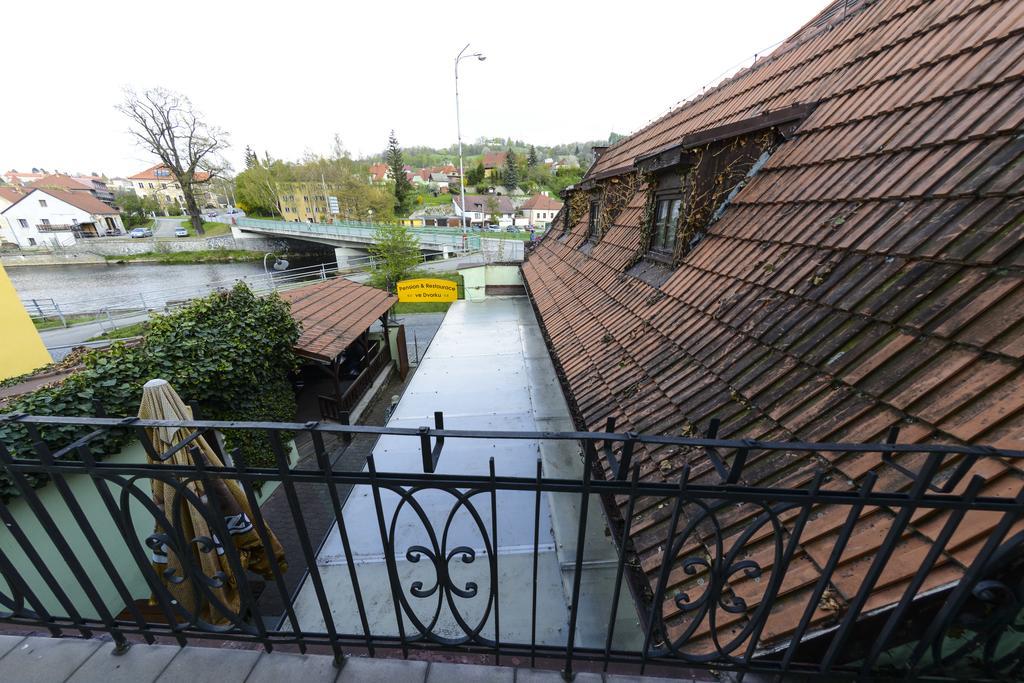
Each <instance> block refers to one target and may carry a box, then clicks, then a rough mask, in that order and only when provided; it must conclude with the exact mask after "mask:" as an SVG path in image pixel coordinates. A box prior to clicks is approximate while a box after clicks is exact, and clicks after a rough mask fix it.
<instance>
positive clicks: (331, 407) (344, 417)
mask: <svg viewBox="0 0 1024 683" xmlns="http://www.w3.org/2000/svg"><path fill="white" fill-rule="evenodd" d="M360 361H361V365H362V366H363V369H362V371H361V372H360V373H359V375H358V376H357V377H356V378H355V379H354V380H353V381H352V383H351V384H349V386H348V388H347V389H346V390H345V393H344V394H342V396H341V400H338V399H337V398H335V397H334V396H326V395H323V394H321V395H319V396H317V401H318V403H319V407H320V416H321V417H322V418H323V419H325V420H332V421H334V422H340V423H341V424H348V419H349V413H351V412H352V409H353V408H355V407H356V404H358V403H359V401H360V400H361V399H362V398H363V396H365V395H366V392H367V391H368V390H369V388H370V386H371V385H372V384H373V380H375V379H376V378H377V375H379V374H380V371H381V370H383V369H384V368H385V367H387V364H388V363H390V362H391V357H390V355H389V354H388V350H387V348H385V347H384V345H383V344H381V343H380V342H374V343H373V344H371V345H370V348H369V350H368V351H367V352H366V355H364V356H363V357H362V358H361V359H360Z"/></svg>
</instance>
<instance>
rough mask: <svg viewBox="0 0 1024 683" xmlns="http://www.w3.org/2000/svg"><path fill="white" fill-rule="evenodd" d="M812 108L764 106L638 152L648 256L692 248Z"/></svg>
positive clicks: (670, 255) (672, 256)
mask: <svg viewBox="0 0 1024 683" xmlns="http://www.w3.org/2000/svg"><path fill="white" fill-rule="evenodd" d="M812 109H813V105H794V106H792V107H786V108H784V109H779V110H776V111H773V112H765V113H763V114H759V115H757V116H753V117H751V118H748V119H743V120H741V121H736V122H734V123H729V124H725V125H723V126H717V127H715V128H710V129H705V130H701V131H697V132H694V133H691V134H689V135H686V136H684V137H683V138H682V139H681V140H680V141H679V142H676V143H674V144H669V145H665V146H663V147H660V148H658V149H655V150H652V151H650V152H647V153H646V154H643V155H641V156H640V157H638V158H637V159H636V162H635V165H636V167H637V169H638V170H639V171H641V172H643V173H646V174H648V176H649V177H651V178H652V179H653V181H654V182H653V187H652V190H651V192H652V194H653V196H652V197H651V201H652V202H653V204H652V205H651V209H652V210H651V213H650V214H649V216H650V218H649V223H648V225H647V226H646V228H647V230H648V235H649V236H650V241H649V243H648V252H647V255H648V257H649V258H650V259H652V260H654V261H655V262H658V263H661V264H671V263H673V262H675V261H677V260H678V259H679V258H682V257H684V256H685V255H686V254H687V253H689V252H690V251H691V250H693V249H694V248H695V247H696V246H697V245H698V244H699V243H700V242H701V240H703V239H704V237H705V235H707V232H708V229H709V228H710V226H711V225H712V224H714V223H715V221H717V220H718V219H719V218H720V217H721V216H722V215H723V213H725V211H727V210H728V207H729V206H730V205H731V203H732V200H733V197H735V196H736V195H737V194H738V193H739V192H740V191H741V190H742V189H743V187H744V186H745V185H746V184H747V183H748V182H750V179H751V178H752V177H753V176H754V175H756V174H757V173H758V172H759V171H760V170H761V168H763V167H764V165H765V164H766V163H767V161H768V159H769V157H770V156H771V155H772V153H773V152H774V151H775V150H776V149H778V147H779V145H781V144H783V143H784V142H785V141H786V140H788V139H789V138H790V137H791V136H793V135H794V134H795V133H796V130H797V129H798V128H799V126H800V124H801V123H802V122H803V120H804V118H805V117H806V116H807V115H808V114H810V112H811V111H812ZM658 263H656V264H654V265H658Z"/></svg>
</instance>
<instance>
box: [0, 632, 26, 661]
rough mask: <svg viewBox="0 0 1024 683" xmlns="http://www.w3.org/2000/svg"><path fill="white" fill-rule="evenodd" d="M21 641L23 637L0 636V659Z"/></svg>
mask: <svg viewBox="0 0 1024 683" xmlns="http://www.w3.org/2000/svg"><path fill="white" fill-rule="evenodd" d="M23 640H25V636H0V658H2V657H3V656H4V655H5V654H7V653H8V652H10V651H11V649H12V648H13V647H14V646H15V645H17V644H18V643H20V642H21V641H23Z"/></svg>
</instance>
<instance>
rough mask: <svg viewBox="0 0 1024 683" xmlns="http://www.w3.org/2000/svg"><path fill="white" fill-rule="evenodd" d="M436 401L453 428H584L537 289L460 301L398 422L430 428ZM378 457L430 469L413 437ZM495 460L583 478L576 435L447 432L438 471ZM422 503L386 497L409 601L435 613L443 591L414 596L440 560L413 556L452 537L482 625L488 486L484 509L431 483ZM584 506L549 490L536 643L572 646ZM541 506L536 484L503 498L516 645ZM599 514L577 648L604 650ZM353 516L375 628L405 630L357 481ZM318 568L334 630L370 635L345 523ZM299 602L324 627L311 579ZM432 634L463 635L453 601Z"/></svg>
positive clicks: (590, 537)
mask: <svg viewBox="0 0 1024 683" xmlns="http://www.w3.org/2000/svg"><path fill="white" fill-rule="evenodd" d="M436 410H441V411H443V412H444V420H445V427H446V428H452V429H493V430H509V431H517V430H522V431H545V430H572V429H573V424H572V420H571V417H570V414H569V409H568V405H567V404H566V401H565V397H564V396H563V394H562V391H561V387H560V385H559V383H558V380H557V377H556V375H555V370H554V366H553V364H552V362H551V358H550V356H549V354H548V351H547V347H546V346H545V344H544V340H543V337H542V335H541V332H540V327H539V325H538V323H537V320H536V318H535V316H534V314H533V310H532V308H531V306H530V302H529V300H528V299H527V298H526V297H492V298H488V299H485V300H484V301H480V302H466V301H459V302H456V303H455V304H453V305H452V307H451V308H450V309H449V311H448V313H447V315H446V316H445V319H444V321H443V322H442V324H441V327H440V329H439V330H438V332H437V334H436V335H435V337H434V339H433V341H432V342H431V344H430V347H429V348H428V349H427V352H426V355H425V356H424V357H423V359H422V360H421V362H420V365H419V367H418V369H417V370H416V373H415V374H414V376H413V378H412V380H411V382H410V384H409V387H408V389H407V390H406V392H405V395H404V396H403V397H402V399H401V401H400V403H399V404H398V406H397V409H396V410H395V413H394V414H393V415H392V417H391V419H390V420H389V422H388V426H391V427H418V426H421V425H431V426H432V425H433V414H434V411H436ZM373 456H374V461H375V463H376V466H377V470H378V471H381V472H421V471H422V459H421V455H420V450H419V445H418V443H417V442H416V441H415V440H413V439H409V438H407V437H394V436H384V437H382V438H381V439H380V440H379V441H378V442H377V444H376V446H375V447H374V450H373ZM492 457H493V458H494V463H495V470H496V473H497V474H498V475H499V476H500V475H509V476H521V477H534V476H535V475H536V471H537V461H538V459H539V460H540V461H541V463H542V467H543V471H544V476H546V477H574V478H575V477H580V476H581V475H582V462H581V457H580V450H579V447H578V445H577V444H574V443H571V442H554V441H545V442H538V441H533V440H529V441H525V440H503V441H489V442H488V441H482V440H475V439H448V440H446V442H445V445H444V449H443V451H442V454H441V457H440V461H439V463H438V467H437V471H438V472H439V473H453V474H477V475H486V474H487V473H488V471H489V460H490V458H492ZM413 498H414V499H415V501H416V503H418V504H419V510H418V511H417V510H413V509H412V506H411V505H409V504H408V503H405V504H404V505H403V506H402V509H401V511H400V512H399V513H398V515H397V518H396V517H395V511H396V510H397V509H398V506H399V504H400V496H399V495H398V494H397V493H393V492H389V491H384V492H383V493H382V495H381V506H382V508H383V510H384V518H385V520H386V523H388V524H389V525H390V524H391V523H392V520H393V518H394V532H393V533H394V538H395V557H396V565H397V571H398V575H399V584H400V585H401V587H402V591H403V593H404V595H405V599H406V601H407V603H408V607H409V609H411V610H412V611H413V613H414V614H415V615H416V616H417V618H418V619H419V620H420V622H421V623H423V624H428V623H430V621H431V620H432V618H433V615H434V612H435V610H437V609H438V598H439V596H440V593H441V592H440V591H438V592H437V593H434V594H433V595H432V596H430V597H428V598H416V597H414V596H413V595H412V594H411V592H410V590H411V587H412V585H413V584H414V582H421V583H422V586H423V587H424V588H425V589H426V588H429V587H431V586H433V585H434V584H435V583H436V576H435V571H434V567H433V565H432V563H431V561H430V559H429V558H428V557H425V556H424V553H418V552H415V551H413V552H411V553H410V552H409V549H410V548H411V547H413V546H423V547H426V548H427V549H428V550H430V552H431V553H433V552H435V551H434V550H433V548H434V544H435V543H436V544H437V545H438V546H439V547H440V546H442V545H443V548H442V554H450V553H451V552H452V550H453V549H454V548H456V547H466V548H471V549H472V551H473V552H472V553H471V554H470V555H472V561H470V562H465V561H463V559H464V558H463V555H462V554H461V553H459V554H456V555H455V556H454V557H453V558H452V559H451V560H450V561H449V562H448V563H447V566H448V568H449V572H450V576H451V580H452V583H453V584H454V585H455V586H456V587H458V588H460V589H465V588H466V586H467V585H468V584H469V583H470V582H472V583H475V584H476V585H477V586H478V591H477V594H476V596H475V597H473V598H465V599H464V598H458V597H456V598H455V600H456V603H457V608H458V611H459V614H460V615H461V616H462V618H463V620H464V621H465V622H467V623H468V624H469V625H471V626H475V625H477V624H478V623H479V622H480V621H482V620H483V617H484V614H485V612H486V610H487V599H488V590H489V586H490V571H489V558H488V552H487V547H488V542H489V540H485V539H490V537H491V502H490V493H489V492H477V493H473V494H469V495H467V498H466V500H467V501H468V502H469V503H470V504H472V506H473V509H474V510H475V513H476V514H475V515H474V514H471V512H470V511H469V510H468V509H467V506H466V505H465V504H460V503H459V501H457V500H456V498H455V497H454V496H453V495H452V494H451V493H447V492H443V491H439V490H421V491H418V492H416V493H415V494H414V496H413ZM579 503H580V500H579V496H578V495H573V494H543V495H542V497H541V516H540V535H539V544H538V563H537V575H538V580H537V592H538V595H537V604H538V623H537V642H538V643H539V644H551V645H555V644H559V643H562V644H564V643H565V642H566V638H567V625H568V620H569V610H568V604H569V595H571V585H572V573H573V565H574V561H575V553H576V551H575V546H576V537H577V524H578V519H579V517H578V515H579ZM534 506H535V494H534V493H531V492H529V491H523V492H519V491H502V492H499V493H498V494H497V498H496V510H497V517H498V524H497V527H498V528H497V536H498V539H497V559H498V574H499V578H498V589H499V603H498V604H499V606H500V634H499V635H500V639H501V641H502V642H506V643H507V642H518V643H529V642H530V632H531V595H532V590H533V543H534V532H533V525H534ZM590 511H591V514H590V516H589V519H590V523H589V524H588V529H587V541H586V543H585V554H584V559H585V569H584V570H583V571H584V574H583V576H582V577H581V579H582V585H583V588H582V591H581V594H582V596H583V597H582V598H581V604H580V617H579V619H578V627H577V639H576V643H577V645H580V646H599V647H603V646H604V642H605V637H606V633H607V628H608V619H609V612H610V607H611V606H610V601H611V594H612V589H613V581H614V576H615V562H616V560H617V554H616V551H615V548H614V547H613V546H612V544H611V542H610V540H609V539H608V538H607V537H606V535H605V532H606V530H605V526H606V522H605V519H604V516H603V513H602V511H601V506H600V501H599V499H598V498H597V496H594V497H592V499H591V501H590ZM343 516H344V519H345V523H346V527H347V529H348V532H349V536H350V542H351V544H352V545H351V547H352V557H353V560H354V562H355V565H356V567H357V575H358V579H359V582H360V588H361V593H362V595H363V599H364V602H365V604H366V609H367V612H368V615H369V619H370V622H371V629H372V630H373V632H374V633H376V634H388V635H397V634H398V625H397V623H396V620H395V608H394V603H393V600H392V594H391V588H390V584H389V579H388V573H387V565H386V563H385V560H384V557H385V555H384V547H383V544H382V541H381V535H380V530H379V525H378V522H377V512H376V506H375V501H374V497H373V492H372V490H371V489H370V487H369V486H357V487H355V488H354V489H353V491H352V493H351V495H350V496H349V498H348V500H347V501H346V503H345V505H344V508H343ZM428 526H429V527H430V528H431V529H432V530H433V532H434V540H431V535H430V533H429V532H428V530H427V527H428ZM446 530H447V534H446V533H445V532H446ZM465 559H469V558H468V557H467V558H465ZM317 564H318V566H319V568H320V572H321V575H322V577H323V580H324V584H325V588H326V591H327V594H328V600H329V601H330V604H331V610H332V616H333V618H334V619H335V625H336V627H337V628H338V630H339V631H341V632H345V633H354V634H361V633H362V627H361V625H360V622H359V616H358V612H357V610H356V608H355V602H354V595H353V591H352V587H351V583H350V578H349V571H348V568H347V560H346V557H345V554H344V551H343V548H342V543H341V539H340V536H339V534H338V532H337V529H336V528H334V529H332V530H331V532H330V533H329V534H328V537H327V539H326V540H325V542H324V544H323V546H322V548H321V549H320V552H319V555H318V558H317ZM628 595H629V591H628V590H627V589H625V588H624V589H623V591H622V596H621V600H620V608H619V617H618V623H617V625H616V645H621V646H623V647H626V646H633V647H638V646H639V644H640V642H641V641H640V640H639V639H640V628H639V625H638V622H637V616H636V610H635V608H634V606H633V605H632V601H631V600H630V598H629V597H628ZM295 610H296V614H297V616H298V618H299V622H300V625H301V627H302V628H303V629H306V630H322V629H323V628H324V624H323V620H322V617H321V611H320V607H319V604H318V602H317V600H316V596H315V593H314V591H313V587H312V585H311V582H310V581H309V580H308V579H307V580H306V581H305V583H304V585H303V588H302V589H301V590H300V592H299V595H298V597H297V599H296V602H295ZM402 618H403V622H404V628H405V632H406V635H409V634H410V633H415V632H417V630H418V629H417V628H416V626H415V624H414V623H412V620H411V619H410V618H409V616H408V615H407V614H405V613H403V615H402ZM433 632H434V633H435V634H436V635H440V636H443V637H448V638H458V637H461V636H462V635H463V632H464V630H463V628H462V627H461V626H460V625H459V624H458V622H457V620H456V619H455V617H454V615H453V614H452V613H451V610H450V608H449V607H448V605H447V604H442V605H441V607H440V613H439V615H438V617H437V622H436V625H435V627H434V628H433ZM481 634H482V635H483V636H484V637H486V638H488V639H493V638H494V637H495V632H494V612H493V609H492V610H491V611H490V612H489V614H488V616H487V619H486V621H485V624H484V627H483V630H482V631H481Z"/></svg>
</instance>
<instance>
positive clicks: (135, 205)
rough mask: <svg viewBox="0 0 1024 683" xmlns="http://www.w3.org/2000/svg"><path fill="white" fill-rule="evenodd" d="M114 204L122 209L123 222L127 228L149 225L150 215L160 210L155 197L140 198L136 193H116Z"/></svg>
mask: <svg viewBox="0 0 1024 683" xmlns="http://www.w3.org/2000/svg"><path fill="white" fill-rule="evenodd" d="M114 204H115V205H116V206H118V207H120V208H121V220H122V221H124V225H125V227H126V228H134V227H135V226H136V225H147V224H148V223H149V221H150V215H151V214H153V213H155V212H157V211H159V210H160V204H159V203H158V202H157V201H156V199H155V198H154V197H140V196H139V195H137V194H135V193H134V192H118V193H116V194H115V195H114Z"/></svg>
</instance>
